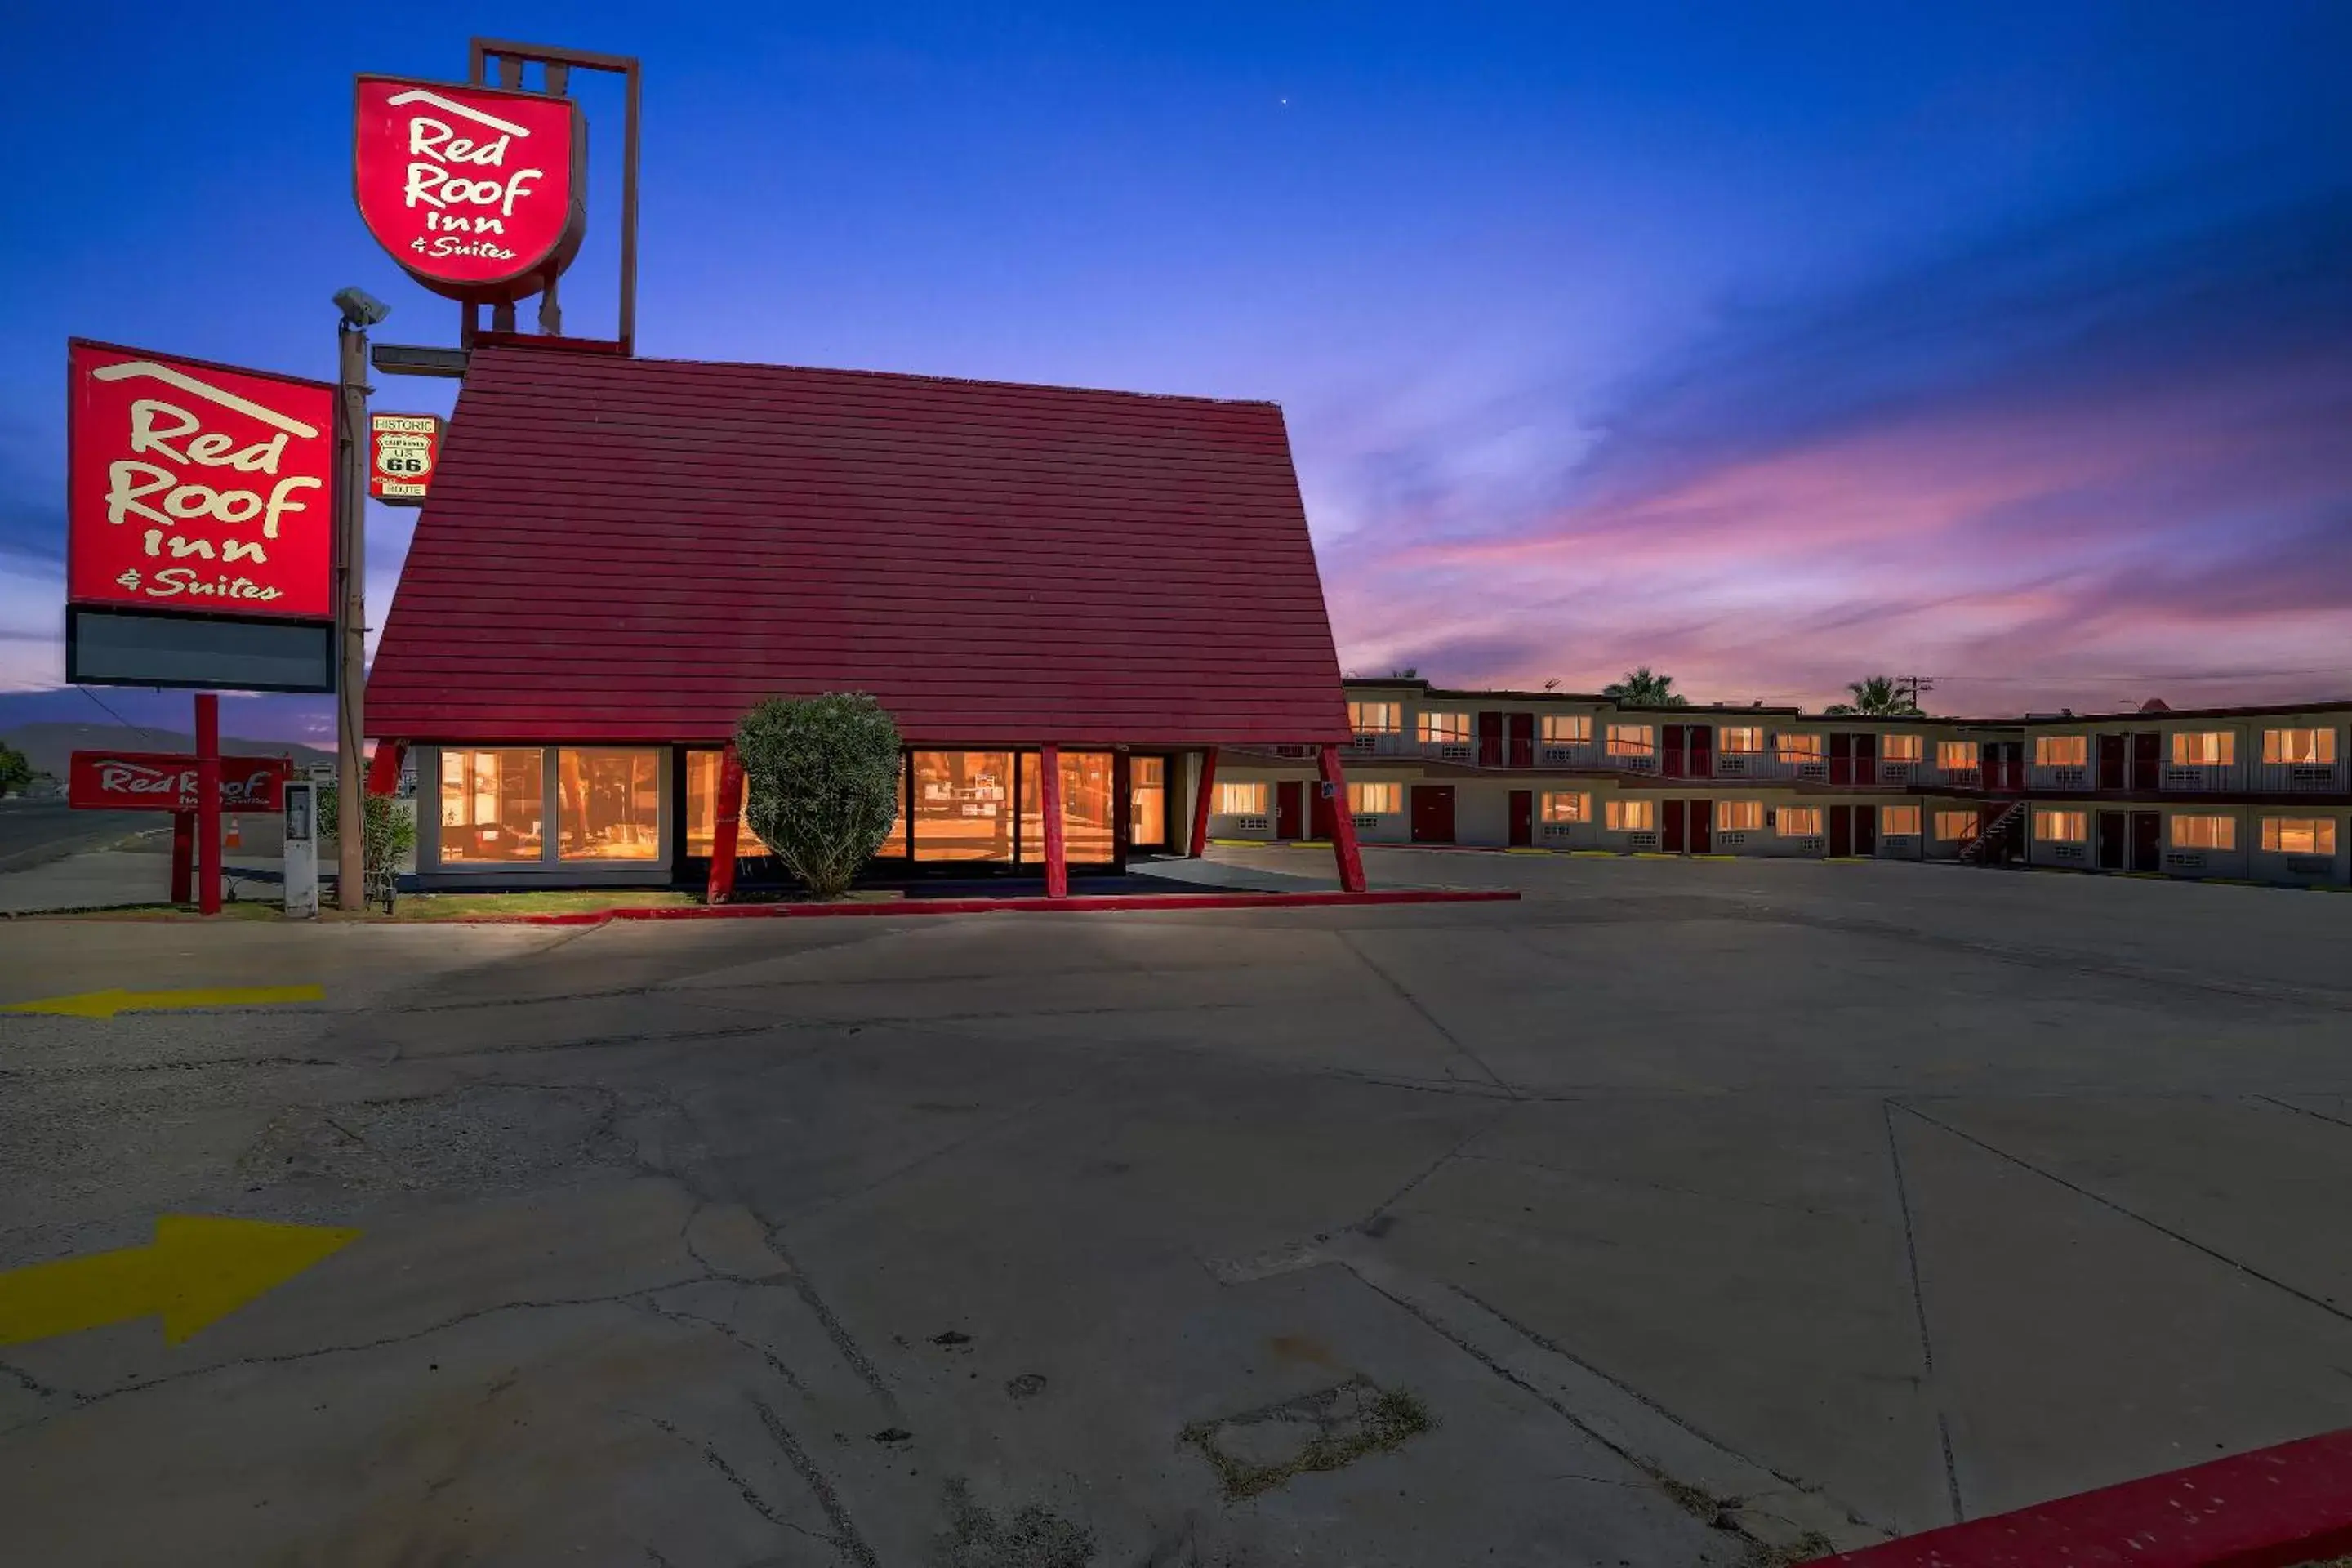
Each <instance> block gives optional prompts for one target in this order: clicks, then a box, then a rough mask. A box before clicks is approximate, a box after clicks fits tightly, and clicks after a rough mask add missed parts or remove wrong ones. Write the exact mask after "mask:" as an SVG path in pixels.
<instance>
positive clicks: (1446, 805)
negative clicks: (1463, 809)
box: [1412, 784, 1454, 844]
mask: <svg viewBox="0 0 2352 1568" xmlns="http://www.w3.org/2000/svg"><path fill="white" fill-rule="evenodd" d="M1412 841H1413V842H1414V843H1415V844H1451V843H1453V842H1454V786H1453V785H1452V784H1415V785H1413V786H1412Z"/></svg>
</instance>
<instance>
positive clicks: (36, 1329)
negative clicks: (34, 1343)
mask: <svg viewBox="0 0 2352 1568" xmlns="http://www.w3.org/2000/svg"><path fill="white" fill-rule="evenodd" d="M359 1234H360V1233H359V1232H358V1231H355V1230H341V1229H338V1228H336V1227H335V1226H323V1225H275V1224H272V1223H270V1222H268V1221H267V1220H255V1219H215V1218H212V1217H210V1216H207V1215H188V1214H167V1215H162V1216H161V1217H159V1218H158V1219H157V1220H156V1221H155V1239H154V1241H153V1242H152V1244H151V1245H149V1246H146V1247H122V1248H120V1249H119V1250H117V1251H113V1252H98V1253H92V1254H91V1255H90V1256H89V1257H88V1258H61V1259H59V1260H58V1262H55V1263H36V1264H34V1265H32V1266H31V1267H30V1268H12V1269H10V1270H8V1271H7V1272H5V1273H0V1345H13V1344H20V1343H22V1342H25V1341H26V1340H45V1339H47V1338H49V1337H50V1336H52V1335H54V1334H76V1333H79V1332H80V1331H82V1330H84V1329H95V1328H100V1327H103V1326H104V1325H106V1324H108V1323H125V1322H129V1321H131V1320H132V1319H134V1318H152V1317H157V1316H161V1317H162V1318H163V1342H164V1343H166V1344H174V1345H176V1344H178V1343H180V1342H183V1341H184V1340H185V1339H187V1338H188V1336H189V1335H191V1334H193V1333H194V1332H195V1331H197V1330H199V1329H202V1328H204V1327H205V1326H206V1325H207V1324H210V1323H214V1322H216V1321H219V1320H220V1319H222V1318H226V1317H227V1316H228V1315H229V1314H230V1313H231V1312H234V1311H236V1310H237V1309H238V1308H239V1307H242V1306H244V1305H245V1304H246V1303H247V1301H250V1300H253V1299H254V1298H255V1297H257V1296H258V1295H260V1294H261V1293H262V1292H263V1291H265V1290H271V1289H276V1288H277V1287H278V1286H280V1285H283V1284H284V1283H286V1281H288V1280H289V1279H293V1278H294V1276H296V1275H297V1274H299V1273H301V1272H302V1270H304V1269H305V1268H310V1266H311V1265H312V1264H314V1263H318V1262H320V1261H321V1260H323V1259H325V1258H331V1257H332V1256H333V1255H334V1254H336V1253H338V1252H340V1251H341V1250H342V1249H343V1248H344V1247H349V1246H350V1245H351V1244H352V1242H354V1241H356V1240H358V1239H359Z"/></svg>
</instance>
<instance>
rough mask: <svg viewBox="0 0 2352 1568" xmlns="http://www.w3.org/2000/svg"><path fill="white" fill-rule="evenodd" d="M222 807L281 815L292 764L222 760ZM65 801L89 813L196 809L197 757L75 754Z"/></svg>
mask: <svg viewBox="0 0 2352 1568" xmlns="http://www.w3.org/2000/svg"><path fill="white" fill-rule="evenodd" d="M220 771H221V809H222V810H224V811H277V810H278V809H279V808H280V807H281V806H282V805H283V804H284V802H285V787H286V778H287V775H288V774H289V773H291V772H292V771H293V764H292V763H289V762H288V761H287V760H286V759H285V758H284V757H223V758H222V759H221V760H220ZM66 778H67V783H66V802H67V804H68V805H71V806H74V807H76V808H78V809H80V810H84V811H194V810H195V809H196V759H195V758H194V757H189V756H181V755H178V754H175V753H173V752H75V753H74V754H73V762H72V764H71V765H70V766H69V767H68V769H67V774H66Z"/></svg>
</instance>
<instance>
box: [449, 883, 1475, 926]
mask: <svg viewBox="0 0 2352 1568" xmlns="http://www.w3.org/2000/svg"><path fill="white" fill-rule="evenodd" d="M1518 898H1519V895H1518V894H1517V893H1516V892H1513V891H1510V890H1508V889H1456V888H1425V889H1424V888H1413V889H1392V890H1382V891H1380V892H1369V893H1339V892H1307V893H1264V892H1252V893H1096V894H1091V895H1088V894H1079V895H1076V896H1074V897H1071V898H1066V899H1047V898H1035V897H1031V898H1018V899H898V900H890V901H889V902H887V903H881V902H877V903H841V904H720V905H719V906H718V907H716V908H712V907H710V906H709V905H702V904H687V905H682V906H676V907H664V908H651V909H643V908H641V909H614V910H577V911H570V912H565V913H562V914H513V915H496V914H485V915H451V916H449V917H448V918H447V919H446V920H443V921H436V922H433V923H436V924H441V925H489V924H497V925H566V926H572V925H601V924H603V923H604V921H725V920H835V919H842V918H854V917H858V916H879V917H882V918H885V919H887V918H888V917H890V916H894V915H984V914H996V913H1009V914H1030V915H1084V914H1117V913H1119V912H1121V911H1123V910H1280V909H1317V908H1328V907H1332V906H1351V905H1359V904H1483V903H1509V902H1516V901H1517V900H1518ZM420 923H423V922H420Z"/></svg>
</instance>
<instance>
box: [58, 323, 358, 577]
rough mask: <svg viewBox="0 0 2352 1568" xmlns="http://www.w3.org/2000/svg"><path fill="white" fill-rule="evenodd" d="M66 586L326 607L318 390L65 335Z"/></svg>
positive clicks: (322, 389) (328, 487) (325, 428)
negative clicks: (72, 339)
mask: <svg viewBox="0 0 2352 1568" xmlns="http://www.w3.org/2000/svg"><path fill="white" fill-rule="evenodd" d="M66 378H67V387H68V392H67V398H68V405H67V426H66V428H67V437H66V446H67V457H66V471H67V480H66V488H67V499H66V511H67V525H66V597H67V600H68V603H70V604H73V605H103V606H109V607H122V608H135V609H140V610H165V611H186V612H194V613H198V614H204V615H230V616H271V617H278V616H284V617H293V618H308V619H318V620H326V619H331V618H332V616H333V615H334V560H335V541H334V516H333V507H332V505H331V496H332V494H333V476H334V449H335V438H334V406H335V405H334V398H335V394H334V388H332V387H331V386H329V385H327V384H324V383H322V382H315V381H301V380H297V379H295V378H293V377H290V376H280V375H271V374H267V373H265V372H261V371H252V370H233V369H231V368H229V367H228V366H226V365H216V364H206V363H203V362H201V361H198V360H187V359H175V358H173V357H172V356H170V355H168V354H158V353H147V352H145V351H144V350H141V349H126V348H117V347H114V346H112V345H110V344H107V343H93V342H83V341H81V340H79V339H77V340H75V341H74V342H71V343H69V344H68V346H67V351H66Z"/></svg>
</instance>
